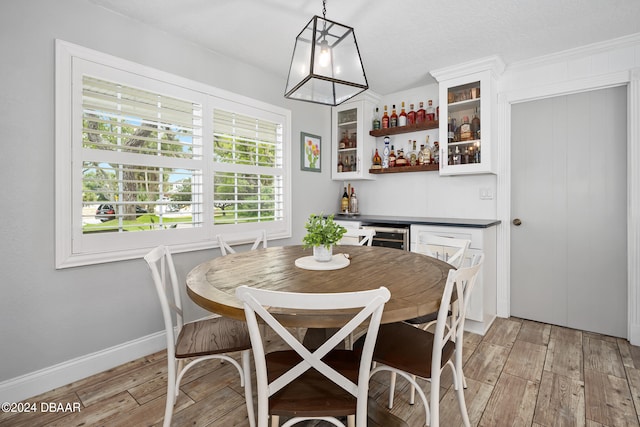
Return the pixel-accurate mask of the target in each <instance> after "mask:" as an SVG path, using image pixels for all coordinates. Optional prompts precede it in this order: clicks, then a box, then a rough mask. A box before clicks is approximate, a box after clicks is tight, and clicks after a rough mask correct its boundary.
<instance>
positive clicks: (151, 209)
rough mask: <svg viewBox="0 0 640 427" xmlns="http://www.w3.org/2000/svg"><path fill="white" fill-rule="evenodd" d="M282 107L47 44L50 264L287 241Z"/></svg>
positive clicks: (286, 122)
mask: <svg viewBox="0 0 640 427" xmlns="http://www.w3.org/2000/svg"><path fill="white" fill-rule="evenodd" d="M290 134H291V131H290V112H289V111H288V110H284V109H282V108H279V107H275V106H272V105H268V104H264V103H262V102H259V101H256V100H252V99H249V98H246V97H242V96H239V95H235V94H231V93H228V92H224V91H221V90H219V89H215V88H212V87H209V86H206V85H202V84H200V83H197V82H193V81H189V80H186V79H182V78H180V77H177V76H173V75H170V74H167V73H163V72H160V71H157V70H153V69H150V68H148V67H144V66H141V65H138V64H134V63H131V62H128V61H124V60H121V59H118V58H114V57H110V56H108V55H104V54H100V53H98V52H95V51H91V50H89V49H85V48H81V47H79V46H75V45H72V44H69V43H66V42H61V41H57V44H56V267H57V268H64V267H71V266H76V265H85V264H92V263H100V262H109V261H116V260H122V259H130V258H136V257H139V256H141V255H143V254H144V253H146V252H147V251H148V250H149V248H151V247H153V246H155V245H158V244H161V243H162V244H169V245H171V246H172V249H173V250H174V251H187V250H196V249H203V248H209V247H212V246H215V245H216V244H217V243H216V239H215V236H216V234H218V233H225V234H234V233H235V234H238V235H241V234H242V233H243V232H248V231H251V230H254V229H266V230H267V234H268V236H269V238H279V237H289V236H290V235H291V226H290V222H291V221H290V215H291V214H290V210H291V206H290V196H289V193H290V177H289V175H290V161H289V159H290V145H291V144H290V139H291V138H290Z"/></svg>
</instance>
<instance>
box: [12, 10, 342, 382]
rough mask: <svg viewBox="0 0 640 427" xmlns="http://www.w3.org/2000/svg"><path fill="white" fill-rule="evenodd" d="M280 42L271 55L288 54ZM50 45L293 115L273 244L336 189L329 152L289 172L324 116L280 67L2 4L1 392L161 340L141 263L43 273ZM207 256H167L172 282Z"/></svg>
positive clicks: (126, 28)
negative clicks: (283, 220) (298, 96)
mask: <svg viewBox="0 0 640 427" xmlns="http://www.w3.org/2000/svg"><path fill="white" fill-rule="evenodd" d="M291 37H292V40H291V42H292V45H291V46H282V47H281V48H282V49H287V50H290V49H292V48H293V41H294V39H293V38H294V37H295V35H294V34H292V35H291ZM56 38H59V39H62V40H66V41H69V42H72V43H76V44H78V45H82V46H85V47H88V48H91V49H95V50H98V51H102V52H105V53H108V54H111V55H115V56H118V57H122V58H124V59H127V60H131V61H135V62H138V63H141V64H144V65H147V66H151V67H154V68H157V69H160V70H163V71H166V72H170V73H174V74H177V75H179V76H182V77H186V78H190V79H193V80H196V81H200V82H204V83H207V84H210V85H212V86H215V87H218V88H221V89H225V90H228V91H232V92H235V93H238V94H242V95H246V96H250V97H253V98H256V99H259V100H261V101H265V102H269V103H272V104H275V105H279V106H282V107H285V108H288V109H290V110H292V144H293V147H292V161H293V167H292V169H293V177H292V186H293V200H294V201H295V205H294V213H293V237H292V238H291V239H287V240H283V241H279V242H274V244H288V243H299V242H300V241H301V239H302V235H303V232H304V229H303V224H304V221H305V220H306V217H307V216H308V215H309V213H311V212H321V211H324V212H328V211H331V210H333V209H334V204H335V203H334V198H335V194H336V193H337V192H338V187H339V183H333V182H332V181H330V175H329V172H330V171H329V168H328V165H329V163H330V156H329V154H330V153H329V150H325V152H324V155H323V158H322V162H323V171H322V173H311V172H301V171H300V168H299V159H300V150H299V139H300V136H299V135H300V131H301V130H304V131H306V132H309V133H312V134H316V135H320V136H322V138H323V142H327V143H328V142H329V141H330V120H331V119H330V117H331V114H330V109H329V107H323V106H317V105H314V104H307V103H302V102H292V101H287V100H285V99H284V98H283V95H282V94H283V91H284V86H285V79H286V72H287V67H288V64H282V68H283V69H282V73H281V74H280V75H270V74H266V73H264V72H263V71H262V70H259V69H256V68H253V67H250V66H247V65H245V64H243V63H241V62H237V61H235V60H232V59H229V58H226V57H222V56H220V55H218V54H216V53H215V52H211V51H208V50H204V49H202V48H200V47H198V46H196V45H194V44H193V43H191V42H187V41H184V40H181V39H177V38H175V37H172V36H170V35H169V34H167V33H164V32H161V31H158V30H155V29H153V28H150V27H148V26H146V25H144V24H140V23H137V22H135V21H132V20H129V19H128V18H125V17H123V16H120V15H117V14H114V13H111V12H109V11H106V10H105V9H102V8H100V7H96V6H94V5H93V4H91V3H90V2H88V1H86V0H58V1H55V2H54V1H47V0H41V1H37V0H4V1H2V3H0V58H1V59H0V61H1V63H0V129H1V130H2V132H1V133H0V138H1V140H2V155H0V164H1V166H2V167H1V168H0V182H1V183H2V185H1V186H0V188H1V190H0V191H1V193H0V194H1V195H2V204H1V206H2V208H3V211H2V220H0V242H1V243H0V245H1V246H0V271H2V273H1V280H0V289H1V291H2V296H1V297H0V343H2V345H0V361H1V362H2V363H0V382H2V381H4V380H8V379H12V378H15V377H18V376H20V375H24V374H28V373H32V372H34V371H37V370H40V369H44V368H47V367H50V366H53V365H56V364H59V363H61V362H64V361H69V360H71V359H74V358H78V357H82V356H84V355H88V354H91V353H93V352H98V351H101V350H104V349H107V348H110V347H113V346H116V345H119V344H121V343H125V342H127V341H131V340H135V339H138V338H140V337H143V336H146V335H149V334H152V333H154V332H157V331H160V330H162V329H163V325H162V319H161V316H160V313H159V306H158V302H157V297H156V295H155V293H154V290H153V288H152V283H151V280H150V277H149V274H148V271H147V268H146V266H145V264H144V262H143V261H142V260H132V261H127V262H118V263H110V264H103V265H97V266H89V267H80V268H73V269H66V270H59V271H57V270H55V269H54V259H53V251H54V218H53V211H54V209H53V206H54V200H55V194H54V185H53V178H54V160H53V159H54V114H55V112H54V84H53V83H54V40H55V39H56ZM229 40H230V41H232V40H233V38H230V39H229ZM324 166H327V167H324ZM310 189H312V190H313V191H309V190H310ZM218 253H219V251H218V249H211V250H207V251H200V252H193V253H187V254H179V255H177V256H176V257H175V258H176V264H177V269H178V273H179V275H180V276H181V277H184V276H185V275H186V273H187V272H188V271H189V270H190V269H191V268H192V267H194V266H195V265H197V264H198V263H200V262H202V261H204V260H206V259H208V258H211V257H214V256H218ZM188 309H196V307H194V306H193V305H190V306H188ZM197 315H198V314H197V312H196V314H193V315H192V316H197Z"/></svg>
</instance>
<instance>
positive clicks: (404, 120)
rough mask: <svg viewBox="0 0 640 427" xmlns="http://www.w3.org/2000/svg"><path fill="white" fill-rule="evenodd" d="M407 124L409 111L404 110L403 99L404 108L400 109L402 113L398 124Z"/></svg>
mask: <svg viewBox="0 0 640 427" xmlns="http://www.w3.org/2000/svg"><path fill="white" fill-rule="evenodd" d="M406 125H407V113H406V112H405V111H404V101H402V109H401V110H400V115H399V116H398V126H406Z"/></svg>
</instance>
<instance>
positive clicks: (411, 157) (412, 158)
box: [407, 140, 418, 166]
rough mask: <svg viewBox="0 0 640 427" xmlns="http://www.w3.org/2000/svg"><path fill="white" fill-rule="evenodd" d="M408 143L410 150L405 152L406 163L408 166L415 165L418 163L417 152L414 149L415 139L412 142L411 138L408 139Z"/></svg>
mask: <svg viewBox="0 0 640 427" xmlns="http://www.w3.org/2000/svg"><path fill="white" fill-rule="evenodd" d="M409 144H410V151H409V152H408V153H407V163H408V164H409V165H410V166H416V165H417V164H418V152H417V151H416V141H413V143H412V142H411V140H409Z"/></svg>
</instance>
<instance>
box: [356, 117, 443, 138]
mask: <svg viewBox="0 0 640 427" xmlns="http://www.w3.org/2000/svg"><path fill="white" fill-rule="evenodd" d="M439 125H440V122H439V121H438V120H432V121H425V122H422V123H416V124H412V125H407V126H396V127H392V128H385V129H374V130H370V131H369V135H371V136H373V137H384V136H390V135H399V134H402V133H409V132H418V131H421V130H431V129H438V126H439Z"/></svg>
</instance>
